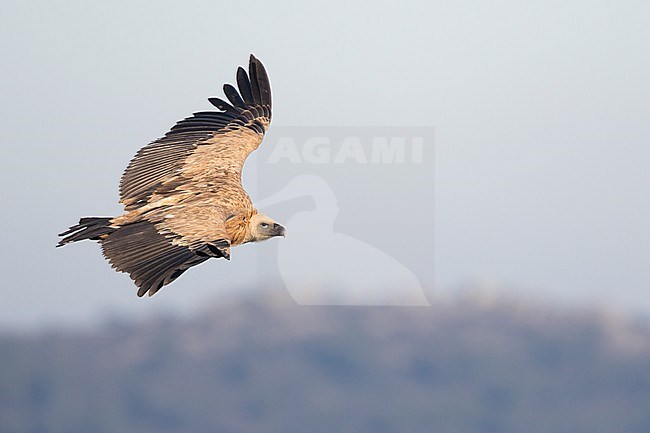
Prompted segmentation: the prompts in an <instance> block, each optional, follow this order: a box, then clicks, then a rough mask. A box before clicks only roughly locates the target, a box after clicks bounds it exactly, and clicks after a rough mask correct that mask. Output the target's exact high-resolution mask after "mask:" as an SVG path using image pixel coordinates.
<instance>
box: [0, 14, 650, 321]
mask: <svg viewBox="0 0 650 433" xmlns="http://www.w3.org/2000/svg"><path fill="white" fill-rule="evenodd" d="M220 3H222V4H220ZM350 3H351V2H347V1H346V2H343V1H341V2H338V1H328V2H322V3H320V4H309V3H307V2H255V1H248V2H244V3H242V2H215V1H205V2H182V3H181V2H173V3H172V2H169V3H168V2H134V1H129V2H92V3H91V2H81V1H79V2H73V1H68V2H56V1H31V2H18V1H16V2H5V4H3V12H2V14H1V15H0V34H1V36H2V37H1V38H0V53H1V54H2V69H0V78H1V79H0V88H1V89H2V104H1V110H2V119H3V127H2V129H1V130H0V134H1V135H0V140H1V142H2V146H3V150H4V152H5V156H4V158H2V159H1V160H0V168H1V170H0V176H1V178H2V179H1V180H2V185H3V188H2V189H1V190H0V194H1V198H2V203H3V204H4V206H3V212H2V227H3V229H4V233H3V242H2V247H1V248H2V250H1V254H2V256H1V258H2V260H1V261H0V263H1V266H2V268H1V270H2V275H3V282H2V285H0V296H1V299H2V301H1V303H0V327H1V328H4V329H6V328H7V327H17V326H29V325H33V324H38V323H46V322H48V321H52V320H54V321H55V322H57V323H62V322H68V323H76V322H81V321H87V320H90V319H93V318H98V317H99V318H101V317H105V316H106V315H107V314H109V315H110V314H122V315H128V316H132V317H139V316H143V315H146V314H151V312H152V311H156V312H159V311H170V310H173V311H191V309H192V308H194V307H195V306H198V305H201V304H202V303H204V302H206V301H208V300H212V299H214V298H217V299H218V298H219V296H223V295H225V294H227V293H232V292H233V289H234V290H247V289H245V287H250V286H254V285H255V284H254V283H255V281H259V277H258V275H257V274H258V271H259V270H260V269H265V268H264V267H260V266H258V265H257V261H258V260H257V258H258V256H260V257H267V256H268V254H267V253H269V252H271V251H275V249H277V246H278V244H277V242H276V241H278V240H273V241H272V242H276V243H268V244H266V245H260V246H259V247H258V246H246V247H242V248H239V249H237V250H236V251H235V253H234V254H233V260H232V262H231V263H228V264H226V265H224V264H222V263H218V262H216V261H214V263H209V264H206V265H202V266H200V267H197V268H195V269H193V270H192V271H190V272H188V273H187V275H184V276H183V278H181V279H179V280H178V282H176V283H174V285H172V286H170V287H168V288H165V289H163V290H162V291H161V292H160V294H159V295H156V297H154V298H153V299H138V298H136V296H135V291H136V290H135V287H134V286H133V285H132V284H131V281H130V280H129V278H128V277H127V276H126V275H124V274H118V273H115V272H114V271H112V270H111V269H110V267H109V266H108V265H107V263H106V262H105V261H104V260H103V259H102V257H101V254H100V251H99V247H98V246H97V245H96V244H93V243H90V242H87V243H83V244H78V245H73V246H68V247H66V248H63V249H56V250H55V249H54V247H53V246H54V244H55V243H56V234H57V233H58V232H60V231H61V230H62V229H64V228H65V227H67V226H69V225H71V224H74V223H75V222H76V220H77V219H78V218H79V217H80V216H94V215H97V216H104V215H117V214H119V213H120V212H121V207H120V206H119V205H118V195H117V184H118V181H119V177H120V175H121V173H122V170H123V169H124V167H125V166H126V164H127V163H128V161H129V159H130V158H131V157H132V156H133V154H134V153H135V152H136V151H137V149H138V148H139V147H141V146H143V145H144V144H146V143H147V142H149V141H151V140H152V139H155V138H156V137H158V136H160V135H162V134H163V133H164V132H165V131H167V130H168V128H169V127H170V126H172V125H173V123H174V122H175V121H176V120H178V119H180V118H182V117H185V116H186V115H189V114H190V113H192V112H193V111H199V110H204V109H209V108H210V106H209V104H208V103H207V102H206V98H207V97H209V96H221V85H222V84H223V82H225V81H230V82H232V81H233V80H234V72H235V69H236V66H238V65H241V64H244V63H245V62H246V61H247V56H248V54H249V53H251V52H253V53H255V54H256V55H257V56H258V57H259V58H260V59H262V61H263V62H264V64H265V65H266V67H267V69H268V71H269V75H270V77H271V83H272V88H273V98H274V99H273V102H274V126H276V125H277V126H280V125H284V126H287V125H295V126H306V125H318V126H322V127H326V128H327V127H332V126H340V125H348V126H359V125H362V126H363V125H365V126H368V125H388V126H391V125H392V126H429V127H433V128H435V152H434V155H431V153H430V151H429V150H427V152H429V153H427V158H433V159H427V161H429V162H430V165H426V164H425V165H424V166H423V167H428V168H431V171H432V177H431V179H432V183H430V184H428V185H424V184H423V182H420V187H417V186H413V182H412V180H413V179H414V178H409V177H408V176H406V174H408V169H406V170H405V169H404V168H403V167H394V166H388V167H387V168H386V171H380V172H377V173H375V174H374V176H376V177H370V178H369V179H372V182H370V183H368V182H365V183H366V184H365V186H364V187H363V192H364V195H363V200H366V201H367V204H368V209H373V212H372V215H369V216H368V215H364V214H363V211H362V210H363V209H364V208H363V206H361V205H359V204H357V206H356V207H351V205H349V206H347V207H346V206H345V203H348V202H351V198H355V197H357V196H358V195H359V191H358V190H356V188H357V187H359V185H361V184H362V183H364V182H362V181H359V180H353V181H352V180H351V181H350V187H349V189H340V188H341V186H340V185H339V186H338V188H339V189H335V193H336V194H337V195H338V198H339V207H340V220H339V224H338V226H337V225H335V227H336V228H337V229H338V230H340V231H342V232H350V231H353V230H354V231H356V232H357V233H358V236H357V237H359V238H361V239H363V240H364V241H365V242H369V243H370V244H372V245H374V246H377V247H379V248H381V249H382V250H383V251H386V250H387V249H388V248H389V242H388V241H389V240H390V239H391V238H400V239H401V240H400V242H401V243H402V244H404V245H402V244H400V248H401V249H402V250H405V251H406V252H405V253H404V254H401V253H400V254H398V253H397V252H391V254H392V255H393V256H394V257H396V258H400V257H402V256H403V257H405V259H404V260H406V258H408V257H410V258H411V259H412V261H411V262H409V263H406V266H407V267H408V268H409V269H411V270H412V271H413V272H415V273H417V274H418V276H419V277H420V279H421V280H426V279H427V277H426V275H423V274H422V273H419V272H418V270H417V269H418V266H419V267H420V268H424V267H425V264H426V263H428V262H429V261H430V263H431V267H433V268H434V269H435V273H433V274H432V275H433V276H432V278H433V279H434V281H433V282H432V281H428V280H427V281H422V284H424V285H425V286H426V287H429V288H428V289H427V290H430V291H431V293H434V296H433V297H432V298H431V299H432V300H434V298H435V293H451V294H453V293H454V292H455V291H457V290H460V289H459V288H460V287H462V286H463V285H464V284H467V283H469V282H477V281H478V282H482V283H484V284H496V285H502V286H504V287H509V288H511V289H513V290H517V291H518V292H520V293H524V294H533V295H534V296H536V297H541V298H550V299H556V300H562V301H568V302H572V303H578V304H591V303H594V302H596V303H602V304H608V305H611V306H614V307H616V308H622V309H625V310H629V311H635V312H645V313H648V312H650V266H649V265H648V263H650V231H649V229H648V221H649V217H650V201H649V200H648V187H649V186H650V171H649V170H648V166H649V165H650V164H649V163H650V122H649V121H648V120H649V119H650V80H648V77H649V76H650V56H649V55H648V41H650V28H649V26H648V22H650V5H649V4H648V3H647V2H642V1H636V2H635V1H629V2H593V1H571V2H566V1H562V2H560V1H527V2H516V1H496V2H483V1H475V2H470V1H458V2H448V1H445V2H442V1H430V2H417V3H416V2H412V3H407V4H404V2H402V3H399V2H394V1H391V2H379V1H367V2H355V3H354V4H350ZM271 152H272V149H271V148H270V147H269V148H267V149H265V148H264V147H262V148H260V151H259V152H258V153H259V154H258V155H256V156H255V159H254V160H253V161H251V162H252V165H251V167H248V168H249V170H248V171H247V173H246V178H245V181H246V184H247V185H248V186H249V187H250V188H251V194H252V195H253V198H254V199H261V198H263V197H262V196H260V195H257V194H256V191H257V188H255V186H256V185H258V184H259V185H264V182H268V181H269V180H268V179H269V178H270V176H271V175H272V173H273V169H272V168H269V167H270V166H269V158H270V155H271ZM432 161H435V162H432ZM344 168H345V170H344V171H343V172H342V170H341V167H338V166H334V165H330V164H326V165H325V167H319V168H318V170H319V171H318V173H319V175H320V176H323V177H324V178H325V179H326V180H328V181H331V184H332V185H334V184H337V182H338V183H342V182H341V179H343V177H341V176H350V179H353V173H357V172H356V170H357V169H359V168H358V167H357V166H356V165H355V164H346V165H344ZM303 169H304V170H303V171H304V173H309V171H310V168H309V166H305V167H303ZM359 170H361V169H359ZM394 170H397V171H399V175H398V176H395V177H394V179H395V180H394V181H393V182H385V181H386V179H393V177H391V176H393V175H394V174H395V173H397V172H396V171H394ZM359 173H366V172H365V171H361V172H359ZM373 173H374V172H373ZM258 174H259V177H260V178H259V179H258ZM328 177H329V179H328ZM379 179H383V181H382V182H385V183H386V184H387V185H391V186H390V188H389V189H388V190H387V192H386V193H379V192H380V189H379V185H383V184H382V182H380V181H379ZM373 185H378V187H377V188H375V192H377V193H376V194H373V193H372V191H373V188H372V186H373ZM273 186H275V187H278V188H279V187H281V186H282V185H281V184H280V183H279V181H278V180H274V181H273ZM401 186H403V187H404V188H403V189H404V190H406V189H408V190H409V191H411V194H410V195H408V194H407V195H406V196H408V197H409V199H408V200H406V199H405V198H403V197H401V195H400V194H396V193H395V192H394V190H399V188H398V187H401ZM333 188H334V187H333ZM387 188H388V187H387ZM418 188H421V191H422V193H420V189H418ZM431 188H433V189H432V190H433V191H434V194H433V200H431V197H425V198H423V199H422V200H421V202H420V203H418V202H417V201H415V198H416V197H417V196H418V194H419V195H420V196H422V195H423V194H424V191H429V189H431ZM381 191H384V190H381ZM267 192H270V191H268V188H267ZM416 193H417V194H416ZM405 194H406V193H405ZM405 200H406V201H405ZM342 203H343V204H342ZM303 204H304V203H303ZM294 205H295V203H294ZM294 205H292V206H294ZM297 206H298V207H300V206H302V204H301V202H300V201H298V205H297ZM307 206H310V204H307ZM276 207H277V205H276ZM376 209H386V215H387V219H388V220H390V221H393V220H394V219H395V218H397V215H399V214H401V215H404V219H405V220H407V221H408V224H405V225H408V226H409V229H408V235H407V236H404V235H403V234H402V233H400V232H399V230H400V229H399V228H397V227H395V225H394V224H386V225H385V226H380V225H377V224H375V223H369V224H363V221H364V219H368V220H373V221H379V219H378V218H377V215H376V213H377V211H376ZM352 210H354V212H352ZM360 210H361V212H359V211H360ZM368 213H370V212H368ZM285 216H286V215H285ZM364 227H365V229H364ZM418 231H420V232H421V233H423V235H424V239H425V241H418V238H417V236H416V235H417V232H418ZM348 234H349V233H348ZM429 235H431V236H432V237H434V238H435V243H433V244H432V242H430V241H429V239H430V238H429ZM373 238H375V239H376V241H373V240H372V239H373ZM279 242H281V240H279ZM415 258H417V260H416V259H415ZM411 259H409V260H411ZM252 263H255V265H251V264H252ZM262 277H263V278H266V277H267V275H265V274H264V271H262ZM268 278H269V280H270V283H272V284H276V283H278V282H277V281H275V280H274V279H273V277H272V276H270V275H269V276H268ZM434 283H435V284H434ZM434 286H435V287H434ZM264 290H284V289H283V288H282V287H279V288H275V289H273V288H264ZM427 293H428V294H429V295H430V294H431V293H430V292H429V291H428V292H427Z"/></svg>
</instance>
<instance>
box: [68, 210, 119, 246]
mask: <svg viewBox="0 0 650 433" xmlns="http://www.w3.org/2000/svg"><path fill="white" fill-rule="evenodd" d="M112 219H113V218H111V217H87V218H81V219H80V220H79V224H76V225H74V226H72V227H70V228H69V229H68V230H66V231H64V232H63V233H60V234H59V236H64V238H63V239H61V240H60V241H59V243H58V245H57V247H62V246H63V245H65V244H69V243H70V242H77V241H82V240H84V239H90V240H93V241H96V240H99V239H101V236H103V235H108V234H111V233H113V232H114V231H115V230H116V229H115V228H114V227H111V226H110V221H111V220H112Z"/></svg>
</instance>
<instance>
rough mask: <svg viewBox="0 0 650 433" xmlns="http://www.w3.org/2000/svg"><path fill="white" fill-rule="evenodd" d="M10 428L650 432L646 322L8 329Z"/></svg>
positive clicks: (2, 362) (3, 347) (448, 308)
mask: <svg viewBox="0 0 650 433" xmlns="http://www.w3.org/2000/svg"><path fill="white" fill-rule="evenodd" d="M0 431H1V432H13V433H21V432H31V433H38V432H67V433H76V432H93V433H102V432H140V433H146V432H174V433H175V432H265V433H271V432H283V433H289V432H302V433H306V432H323V433H325V432H328V433H338V432H340V433H347V432H369V433H382V432H404V433H407V432H408V433H416V432H447V433H449V432H464V433H469V432H481V433H490V432H526V433H534V432H543V433H552V432H563V433H565V432H572V433H579V432H585V433H598V432H607V433H615V432H626V433H634V432H639V433H641V432H643V433H647V432H650V327H648V326H645V325H643V326H642V325H639V324H636V325H635V324H634V323H631V322H626V321H623V320H616V319H612V318H610V317H608V316H607V315H604V314H596V313H587V312H576V311H574V312H567V311H564V312H559V311H555V310H553V309H551V308H548V307H535V306H534V305H526V304H518V303H515V302H505V301H494V302H482V301H462V302H461V301H459V302H456V303H446V304H443V305H436V306H434V307H432V308H388V307H386V308H377V307H302V306H296V305H295V304H292V302H291V301H290V300H288V299H268V298H266V299H259V300H257V301H252V300H248V301H241V302H240V303H228V304H221V305H216V306H214V307H213V308H212V309H207V310H205V311H204V312H202V313H201V314H200V315H197V316H196V317H195V318H193V319H191V320H180V319H174V320H153V321H148V322H145V323H135V324H123V325H119V324H112V325H110V326H106V327H104V328H102V329H101V330H93V331H91V332H80V333H79V334H71V333H63V334H60V333H56V332H50V333H47V334H45V335H41V336H38V337H17V336H16V337H11V336H5V337H0Z"/></svg>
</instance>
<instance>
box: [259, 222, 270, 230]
mask: <svg viewBox="0 0 650 433" xmlns="http://www.w3.org/2000/svg"><path fill="white" fill-rule="evenodd" d="M268 226H269V225H268V224H267V223H262V224H260V227H262V228H263V229H265V228H268Z"/></svg>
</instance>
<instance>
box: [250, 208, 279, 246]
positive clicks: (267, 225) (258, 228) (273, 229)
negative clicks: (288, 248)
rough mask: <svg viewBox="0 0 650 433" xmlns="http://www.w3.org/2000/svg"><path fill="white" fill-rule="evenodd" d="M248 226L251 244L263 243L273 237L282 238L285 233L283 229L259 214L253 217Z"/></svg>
mask: <svg viewBox="0 0 650 433" xmlns="http://www.w3.org/2000/svg"><path fill="white" fill-rule="evenodd" d="M248 225H249V233H250V234H251V241H252V242H260V241H264V240H266V239H270V238H273V237H275V236H283V237H284V234H285V232H286V230H285V229H284V227H282V226H281V225H280V224H278V223H276V222H275V221H273V220H272V219H271V218H269V217H267V216H266V215H264V214H261V213H257V214H255V215H253V216H252V217H251V219H250V221H249V223H248Z"/></svg>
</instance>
